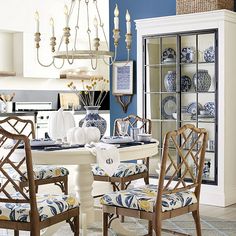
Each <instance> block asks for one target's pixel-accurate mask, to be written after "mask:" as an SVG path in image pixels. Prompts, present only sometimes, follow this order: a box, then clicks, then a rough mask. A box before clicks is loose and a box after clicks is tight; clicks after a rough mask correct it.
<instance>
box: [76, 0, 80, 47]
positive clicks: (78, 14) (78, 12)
mask: <svg viewBox="0 0 236 236" xmlns="http://www.w3.org/2000/svg"><path fill="white" fill-rule="evenodd" d="M80 3H81V0H79V2H78V11H77V20H76V26H75V40H74V50H75V51H76V50H77V49H76V44H77V36H78V31H79V18H80Z"/></svg>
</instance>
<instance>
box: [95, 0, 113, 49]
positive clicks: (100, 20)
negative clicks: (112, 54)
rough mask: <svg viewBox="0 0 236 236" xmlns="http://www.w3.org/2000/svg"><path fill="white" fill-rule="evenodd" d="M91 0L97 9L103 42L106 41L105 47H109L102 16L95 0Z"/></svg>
mask: <svg viewBox="0 0 236 236" xmlns="http://www.w3.org/2000/svg"><path fill="white" fill-rule="evenodd" d="M93 2H94V4H95V7H96V10H97V15H98V19H99V26H100V27H101V28H102V32H103V36H104V38H105V42H106V45H107V49H109V46H108V40H107V36H106V33H105V30H104V24H103V22H102V18H101V15H100V11H99V9H98V5H97V0H93Z"/></svg>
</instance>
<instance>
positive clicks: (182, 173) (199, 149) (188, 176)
mask: <svg viewBox="0 0 236 236" xmlns="http://www.w3.org/2000/svg"><path fill="white" fill-rule="evenodd" d="M207 136H208V134H207V132H206V130H205V129H200V128H196V127H195V126H194V125H191V124H187V125H184V126H183V127H181V128H180V129H179V130H176V131H170V132H168V133H167V134H166V136H165V140H164V144H163V153H162V159H161V169H160V177H159V180H158V186H155V187H154V186H150V187H148V188H144V191H143V194H142V191H141V190H140V189H138V191H135V189H134V190H130V192H129V191H127V192H129V193H130V194H128V195H127V193H126V194H125V193H121V192H120V193H117V196H111V194H110V195H109V194H108V197H107V196H104V197H103V198H102V200H101V202H102V204H104V205H103V211H104V235H105V236H106V235H107V228H108V227H109V226H110V223H111V220H112V219H111V220H110V222H108V215H109V214H116V215H125V216H131V217H136V218H141V219H147V220H148V221H149V234H148V235H152V233H153V231H154V232H155V235H158V236H159V235H161V230H163V231H167V232H171V233H174V234H176V232H174V231H172V230H167V229H162V220H165V219H169V218H172V217H176V216H179V215H182V214H185V213H189V212H192V215H193V218H194V221H195V224H196V231H197V235H198V236H200V235H201V225H200V216H199V198H200V189H201V182H202V174H203V166H204V160H205V151H206V144H207ZM135 192H137V193H138V195H135ZM132 194H133V195H134V198H132ZM125 196H129V198H130V199H135V198H137V202H132V203H131V204H130V205H126V203H125V202H127V201H125V199H122V197H124V198H125ZM115 197H117V198H116V199H120V198H121V199H122V203H123V202H124V205H121V204H120V202H121V201H119V204H118V203H117V202H116V200H114V199H115ZM139 198H140V199H139ZM106 199H109V202H107V200H106ZM111 199H112V200H111ZM133 201H134V200H133ZM146 201H147V202H146ZM134 206H137V207H136V208H135V207H134ZM127 208H129V209H127ZM131 208H132V209H131ZM181 235H184V234H181Z"/></svg>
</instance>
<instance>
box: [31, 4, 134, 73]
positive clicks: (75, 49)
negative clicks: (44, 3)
mask: <svg viewBox="0 0 236 236" xmlns="http://www.w3.org/2000/svg"><path fill="white" fill-rule="evenodd" d="M91 1H92V0H83V1H82V0H71V3H70V6H69V8H68V6H67V5H65V7H64V14H65V25H64V27H63V32H62V35H61V36H60V39H59V44H58V47H57V48H56V46H57V38H56V37H55V32H54V20H53V18H51V19H50V25H51V31H52V33H51V38H50V46H51V53H52V60H51V62H50V63H49V64H44V63H42V62H41V61H40V56H39V48H40V41H41V38H40V36H41V33H40V31H39V13H38V12H37V11H36V13H35V20H36V33H35V46H36V50H37V61H38V63H39V64H40V65H41V66H44V67H50V66H54V67H56V68H57V69H61V68H62V67H63V66H64V64H65V61H67V62H68V64H70V65H72V64H73V63H74V61H75V60H76V59H90V60H91V67H92V69H93V70H95V69H96V68H97V61H98V59H102V60H103V61H104V63H105V64H107V65H112V64H113V63H114V62H115V61H116V57H117V48H118V44H119V39H120V29H119V9H118V6H117V4H116V7H115V10H114V29H113V38H114V47H115V50H114V52H112V51H110V50H109V46H108V40H107V37H106V33H105V30H104V23H103V22H102V19H101V14H100V12H99V8H98V4H97V0H93V5H94V7H95V12H96V16H95V17H94V19H93V27H92V29H94V32H95V37H94V38H92V36H91V32H92V30H91V16H90V15H91V14H90V10H91V7H90V5H89V3H90V2H91ZM82 4H84V6H85V9H84V11H86V24H87V25H86V27H87V30H86V34H87V49H82V48H81V46H80V42H79V40H78V35H79V34H80V31H81V29H80V25H81V20H82V18H81V11H82V8H83V6H82ZM75 9H76V10H75ZM73 12H76V21H75V24H74V26H73V28H74V42H73V43H72V44H73V45H71V44H70V39H71V37H72V35H71V27H72V24H71V21H72V15H73ZM83 24H84V22H83ZM126 30H127V31H126V35H125V42H126V48H127V61H129V54H130V49H131V42H132V34H131V20H130V14H129V11H128V10H127V11H126ZM100 35H102V37H103V40H104V41H105V46H106V49H105V50H100V48H99V47H100V38H99V36H100ZM56 59H62V63H61V65H60V66H58V65H56V64H55V60H56ZM57 64H58V63H57Z"/></svg>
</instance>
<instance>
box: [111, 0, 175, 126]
mask: <svg viewBox="0 0 236 236" xmlns="http://www.w3.org/2000/svg"><path fill="white" fill-rule="evenodd" d="M109 2H110V3H109V4H110V6H109V12H110V13H109V14H110V16H109V17H110V45H111V49H112V50H114V46H113V32H112V30H113V28H114V23H113V19H114V9H115V4H116V3H117V4H118V7H119V12H120V16H119V19H120V24H119V26H120V31H121V32H120V35H121V38H120V41H119V47H118V57H117V60H118V61H119V60H120V61H122V60H126V58H127V51H126V46H125V33H126V22H125V13H126V9H129V12H130V15H131V19H132V20H136V19H142V18H150V17H158V16H167V15H175V13H176V10H175V9H176V4H175V2H176V0H110V1H109ZM131 27H132V35H133V41H132V49H131V55H130V60H134V61H136V60H137V59H136V57H137V54H136V51H137V42H136V30H135V24H134V22H132V26H131ZM110 81H111V83H112V70H111V78H110ZM134 84H135V85H136V75H135V80H134ZM134 89H135V90H134V91H135V95H134V96H133V99H132V103H131V104H130V105H129V108H128V111H127V113H124V112H123V110H122V108H121V106H120V104H118V103H117V101H116V98H115V97H114V96H112V94H111V95H110V108H111V110H110V111H111V127H113V122H114V120H115V119H116V118H119V117H124V116H126V115H129V114H131V113H133V114H136V113H137V96H136V86H135V87H134ZM111 91H112V84H111Z"/></svg>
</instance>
